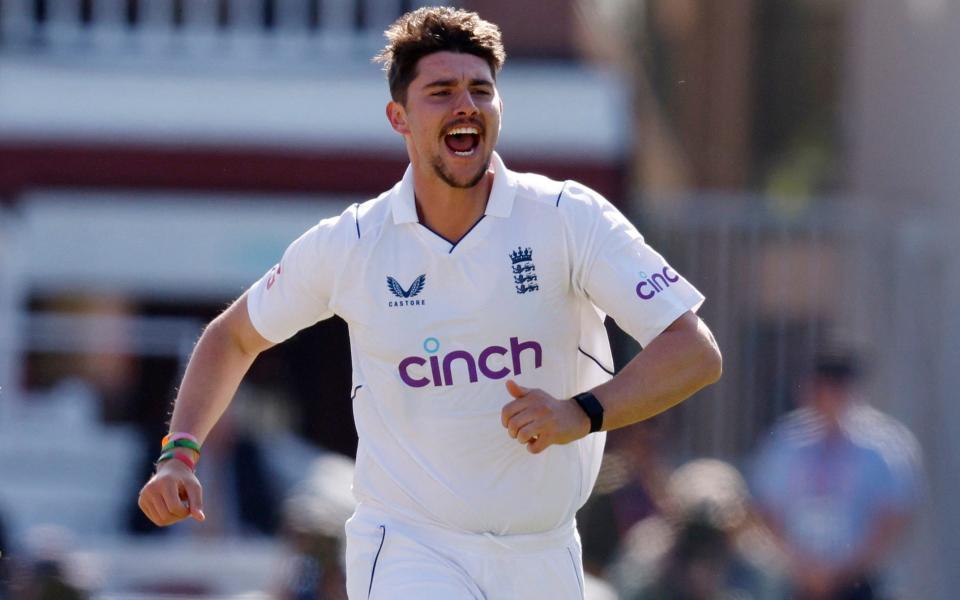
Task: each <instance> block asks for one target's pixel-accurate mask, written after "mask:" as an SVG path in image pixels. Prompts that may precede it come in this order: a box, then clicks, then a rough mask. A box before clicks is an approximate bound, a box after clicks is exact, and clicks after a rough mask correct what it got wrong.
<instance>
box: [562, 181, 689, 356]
mask: <svg viewBox="0 0 960 600" xmlns="http://www.w3.org/2000/svg"><path fill="white" fill-rule="evenodd" d="M558 208H560V209H561V210H562V211H564V213H565V215H564V216H565V222H566V224H567V227H568V231H569V233H570V236H571V244H572V246H573V248H572V250H573V274H572V275H573V281H574V286H575V288H577V289H578V291H580V292H582V293H583V294H585V295H586V296H587V297H588V298H589V299H590V300H591V301H592V302H593V303H594V304H595V305H596V306H597V307H598V308H600V309H601V310H602V311H604V312H605V313H607V314H608V315H610V316H611V317H613V319H614V320H615V321H616V322H617V325H619V326H620V327H621V328H622V329H623V330H624V331H626V332H627V333H629V334H630V335H631V336H632V337H633V338H634V339H635V340H637V342H638V343H639V344H640V345H641V346H646V345H647V344H649V343H650V342H651V341H652V340H653V339H654V338H655V337H657V336H658V335H659V334H660V333H661V332H662V331H663V330H664V329H666V328H667V327H668V326H669V325H670V324H671V323H673V322H674V321H675V320H676V319H677V318H678V317H680V316H681V315H683V314H684V313H685V312H687V311H688V310H693V311H696V310H697V309H698V308H699V307H700V305H701V304H702V303H703V300H704V297H703V295H702V294H701V293H700V292H699V291H698V290H697V289H696V288H695V287H694V286H693V285H691V284H690V283H689V282H688V281H687V280H686V279H684V277H683V276H682V275H680V274H679V273H677V271H675V270H674V269H673V268H672V267H671V266H670V265H669V264H667V261H666V260H664V258H663V257H662V256H661V255H660V254H659V253H657V252H656V251H655V250H654V249H653V248H651V247H650V246H649V245H648V244H647V243H646V242H645V241H644V239H643V236H642V235H640V233H639V232H638V231H637V229H636V228H635V227H634V226H633V225H632V224H631V223H630V221H628V220H627V218H626V217H624V216H623V214H622V213H621V212H620V211H619V210H617V208H616V207H614V206H613V205H612V204H611V203H610V202H609V201H607V200H606V199H605V198H603V197H602V196H600V195H599V194H597V193H596V192H594V191H592V190H590V189H589V188H586V187H584V186H581V185H580V184H577V183H575V182H568V183H567V184H566V185H565V186H564V190H563V192H561V194H560V199H559V203H558Z"/></svg>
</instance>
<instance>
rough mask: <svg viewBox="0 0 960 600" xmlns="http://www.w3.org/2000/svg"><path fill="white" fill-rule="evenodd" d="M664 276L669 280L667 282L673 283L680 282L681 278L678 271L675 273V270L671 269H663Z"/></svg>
mask: <svg viewBox="0 0 960 600" xmlns="http://www.w3.org/2000/svg"><path fill="white" fill-rule="evenodd" d="M670 273H673V277H670ZM663 276H664V277H666V278H667V281H669V282H671V283H676V282H678V281H680V276H679V275H677V273H676V271H674V270H673V269H671V268H670V267H664V268H663Z"/></svg>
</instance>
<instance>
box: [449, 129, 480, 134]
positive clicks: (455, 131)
mask: <svg viewBox="0 0 960 600" xmlns="http://www.w3.org/2000/svg"><path fill="white" fill-rule="evenodd" d="M463 134H472V135H480V130H478V129H477V128H476V127H457V128H456V129H451V130H450V131H448V132H447V135H463Z"/></svg>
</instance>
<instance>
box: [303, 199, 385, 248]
mask: <svg viewBox="0 0 960 600" xmlns="http://www.w3.org/2000/svg"><path fill="white" fill-rule="evenodd" d="M389 197H390V191H387V192H384V193H383V194H381V195H379V196H377V197H376V198H373V199H371V200H367V201H365V202H355V203H353V204H351V205H349V206H347V207H346V208H345V209H343V211H342V212H341V213H340V214H338V215H335V216H332V217H328V218H326V219H323V220H321V221H320V222H319V223H317V224H316V225H314V226H313V228H312V229H311V230H310V231H308V232H307V234H306V235H308V236H311V235H312V236H313V237H315V238H317V239H318V240H327V241H329V242H334V243H339V244H346V245H355V244H356V243H357V242H358V241H360V240H363V239H364V238H367V237H371V236H372V235H374V234H376V233H377V231H379V229H380V228H381V226H382V224H383V222H384V220H385V219H386V218H387V217H388V216H389V214H390V202H389Z"/></svg>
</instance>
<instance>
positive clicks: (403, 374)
mask: <svg viewBox="0 0 960 600" xmlns="http://www.w3.org/2000/svg"><path fill="white" fill-rule="evenodd" d="M426 362H427V361H425V360H423V359H422V358H420V357H419V356H408V357H406V358H405V359H403V360H401V361H400V367H399V370H400V379H402V380H403V382H404V383H405V384H407V385H409V386H410V387H415V388H419V387H423V386H425V385H427V384H428V383H430V380H429V379H427V378H426V377H417V378H413V377H410V373H408V372H407V370H408V369H409V368H410V365H420V366H423V365H425V364H426Z"/></svg>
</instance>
